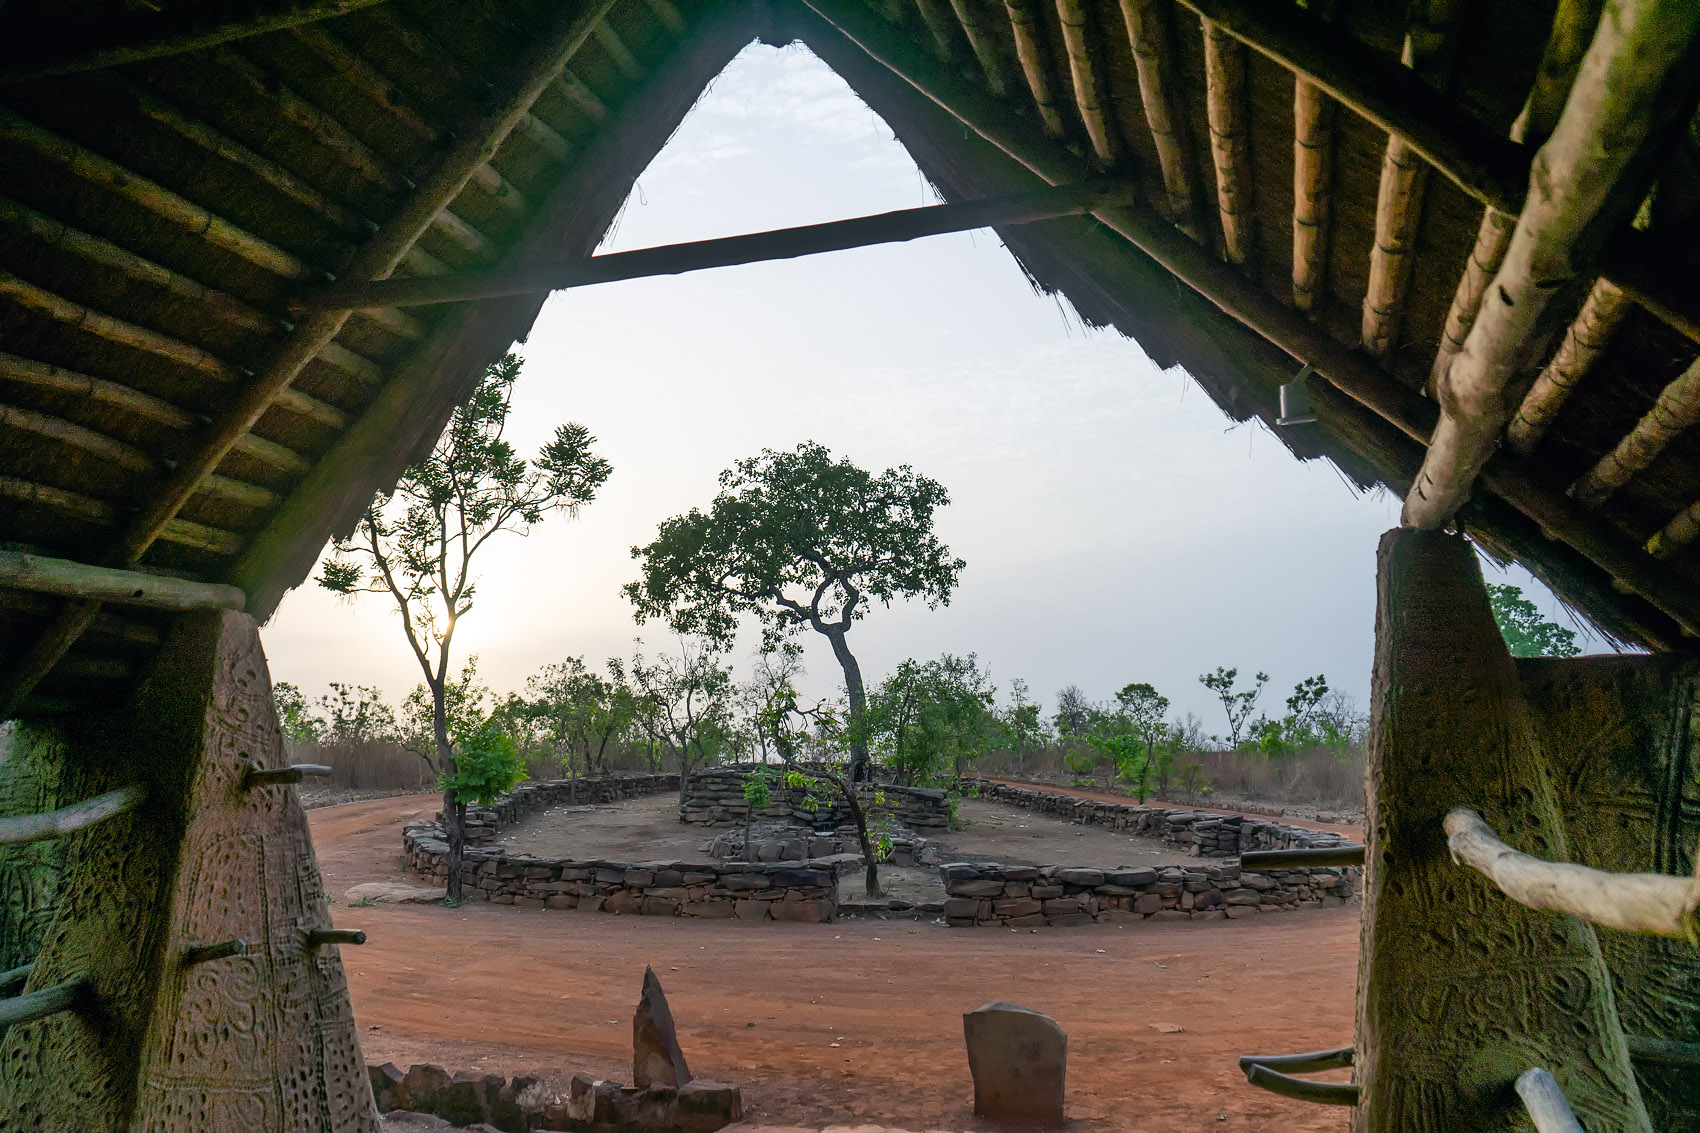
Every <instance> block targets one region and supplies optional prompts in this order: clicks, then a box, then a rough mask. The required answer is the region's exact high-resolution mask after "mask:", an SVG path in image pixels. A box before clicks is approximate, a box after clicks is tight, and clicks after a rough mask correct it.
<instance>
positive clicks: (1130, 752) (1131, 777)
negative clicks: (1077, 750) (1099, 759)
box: [1086, 732, 1155, 804]
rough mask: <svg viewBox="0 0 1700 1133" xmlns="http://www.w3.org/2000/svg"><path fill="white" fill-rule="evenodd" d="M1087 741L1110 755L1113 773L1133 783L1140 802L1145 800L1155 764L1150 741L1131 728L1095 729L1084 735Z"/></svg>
mask: <svg viewBox="0 0 1700 1133" xmlns="http://www.w3.org/2000/svg"><path fill="white" fill-rule="evenodd" d="M1086 742H1087V743H1089V744H1091V745H1092V746H1093V747H1095V748H1097V749H1098V750H1099V751H1101V752H1103V753H1104V755H1105V756H1107V757H1108V758H1109V760H1110V761H1111V763H1113V764H1114V765H1115V768H1116V777H1117V778H1118V779H1120V780H1121V781H1122V782H1123V783H1126V784H1127V785H1128V786H1130V787H1132V788H1133V789H1134V793H1135V794H1136V795H1138V797H1139V801H1140V803H1141V804H1144V802H1145V797H1146V796H1147V795H1149V794H1150V793H1151V775H1152V772H1153V770H1154V766H1155V765H1154V761H1153V760H1152V758H1151V751H1150V748H1151V744H1150V742H1149V741H1148V740H1147V739H1146V738H1145V737H1144V736H1141V735H1136V734H1134V733H1132V732H1117V733H1105V732H1096V733H1093V734H1092V735H1090V736H1087V737H1086Z"/></svg>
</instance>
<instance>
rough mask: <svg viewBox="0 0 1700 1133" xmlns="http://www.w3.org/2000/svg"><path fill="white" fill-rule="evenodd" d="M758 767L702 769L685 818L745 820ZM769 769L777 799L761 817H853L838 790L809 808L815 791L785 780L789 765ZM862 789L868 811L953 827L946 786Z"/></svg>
mask: <svg viewBox="0 0 1700 1133" xmlns="http://www.w3.org/2000/svg"><path fill="white" fill-rule="evenodd" d="M754 769H755V766H754V765H753V764H728V765H727V766H725V767H710V768H708V769H706V770H704V771H698V772H696V773H695V774H693V775H692V776H691V782H690V789H689V790H688V791H686V800H685V803H684V805H683V806H681V807H680V808H679V818H680V819H681V820H682V821H684V822H690V823H695V824H696V825H699V826H728V825H742V823H743V822H744V819H745V817H746V816H747V815H748V814H749V809H750V808H749V804H748V803H746V802H745V801H744V783H745V781H746V780H747V779H748V778H749V776H750V773H751V772H752V771H753V770H754ZM768 770H769V772H770V774H771V775H772V776H773V792H772V797H773V801H772V802H771V803H770V804H769V805H767V806H765V807H762V808H760V809H758V810H757V811H756V817H757V818H777V819H788V820H790V821H792V822H796V823H800V824H801V825H804V826H808V827H811V828H813V829H816V830H826V829H830V828H832V827H835V826H838V825H840V824H842V823H845V822H849V821H850V812H849V810H847V809H846V808H845V807H844V806H843V804H842V803H840V802H838V801H837V800H836V798H835V797H834V795H833V794H832V792H822V791H816V792H815V798H816V801H817V803H818V805H817V807H816V809H814V810H812V811H811V810H808V809H807V808H806V807H805V806H804V805H803V803H804V800H805V799H806V798H807V797H808V794H809V792H807V791H804V790H800V789H797V788H788V787H786V786H784V784H783V782H782V778H783V775H784V770H783V768H780V767H777V766H771V767H769V768H768ZM876 793H878V794H883V795H884V796H885V802H884V804H883V805H876V804H875V802H874V797H875V794H876ZM860 794H861V801H862V809H863V810H864V812H867V813H869V814H873V813H876V812H877V813H879V814H884V815H888V816H889V817H890V818H892V819H894V820H895V821H897V822H898V823H900V824H902V825H903V826H906V827H908V828H909V829H910V830H913V831H916V832H917V833H920V834H930V833H938V832H942V831H945V830H948V829H950V799H949V797H948V795H947V794H946V792H944V791H941V790H937V789H934V788H930V787H900V786H898V785H897V784H895V783H877V784H873V785H871V786H870V785H863V786H862V788H861V791H860Z"/></svg>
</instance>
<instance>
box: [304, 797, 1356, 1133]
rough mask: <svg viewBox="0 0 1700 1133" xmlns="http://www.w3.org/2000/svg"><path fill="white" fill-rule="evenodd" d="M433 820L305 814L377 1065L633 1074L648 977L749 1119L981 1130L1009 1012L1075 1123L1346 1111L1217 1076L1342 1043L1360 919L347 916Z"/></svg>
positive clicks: (495, 911)
mask: <svg viewBox="0 0 1700 1133" xmlns="http://www.w3.org/2000/svg"><path fill="white" fill-rule="evenodd" d="M435 806H436V800H435V799H433V798H431V797H428V796H407V797H402V798H391V799H379V800H374V801H371V802H365V803H354V804H350V805H348V806H341V807H329V808H325V809H323V810H317V811H313V812H312V813H311V814H310V816H309V817H310V819H311V822H312V826H313V831H314V837H315V840H316V843H317V847H318V853H319V860H320V865H321V867H322V868H323V870H324V873H325V879H326V888H327V890H328V891H329V892H330V893H331V894H332V895H333V896H334V897H335V898H336V901H337V903H336V905H335V906H334V907H333V913H334V914H335V919H336V923H337V924H338V926H339V927H344V928H360V929H364V930H365V931H366V933H367V934H368V940H369V943H367V944H366V945H364V946H363V947H360V948H354V947H345V948H344V949H343V957H344V961H345V963H346V964H347V966H348V971H349V981H350V987H351V991H352V994H353V997H354V1010H355V1015H356V1017H357V1018H358V1020H359V1023H360V1028H361V1041H362V1042H363V1044H364V1046H365V1052H366V1056H367V1058H368V1059H370V1060H372V1061H384V1060H389V1061H394V1062H396V1063H398V1064H400V1065H401V1066H403V1067H404V1068H405V1067H406V1066H407V1065H408V1064H409V1063H412V1062H435V1063H438V1064H441V1065H443V1066H446V1067H448V1068H449V1069H451V1070H461V1069H471V1068H474V1067H478V1068H481V1069H482V1070H484V1071H487V1072H493V1073H502V1074H506V1075H512V1074H515V1073H541V1074H543V1075H544V1076H545V1077H546V1078H548V1079H550V1080H551V1081H552V1082H553V1083H555V1084H556V1085H558V1086H561V1087H564V1086H565V1084H566V1082H567V1080H568V1079H569V1078H570V1077H571V1075H572V1074H574V1073H588V1074H592V1075H596V1076H605V1077H612V1078H617V1079H619V1080H622V1081H626V1080H629V1079H630V1072H631V1061H630V1059H631V1053H630V1052H631V1014H632V1008H633V1006H634V1004H635V1003H636V1001H637V993H638V986H639V982H640V980H641V978H642V975H643V966H644V965H645V964H649V965H652V966H653V967H654V968H655V970H656V973H657V974H658V975H659V976H660V977H661V980H662V983H663V985H664V986H665V988H666V990H667V994H668V997H669V999H670V1000H671V1001H672V1007H673V1015H674V1018H675V1019H676V1020H678V1024H679V1032H680V1042H681V1044H682V1045H683V1047H684V1050H685V1053H686V1056H687V1058H688V1059H689V1060H690V1063H691V1069H692V1071H693V1072H694V1073H696V1074H697V1075H698V1076H701V1077H710V1078H717V1079H722V1080H726V1081H731V1082H736V1083H738V1084H739V1085H741V1086H742V1087H743V1088H744V1097H745V1104H746V1108H747V1109H748V1110H749V1111H750V1116H751V1117H753V1118H755V1119H757V1120H759V1121H762V1122H766V1123H772V1124H796V1125H805V1124H811V1123H812V1124H814V1125H815V1126H816V1127H817V1128H818V1127H819V1126H821V1125H825V1124H831V1123H842V1124H848V1125H856V1124H862V1123H878V1124H883V1125H894V1126H900V1127H903V1128H908V1129H917V1130H924V1129H953V1130H967V1129H976V1130H980V1129H987V1128H989V1126H988V1125H987V1124H986V1123H985V1122H982V1121H979V1120H977V1119H976V1118H975V1117H974V1116H973V1113H972V1093H971V1084H970V1079H969V1076H968V1064H967V1058H966V1056H965V1054H964V1052H963V1045H962V1020H961V1015H962V1012H964V1011H968V1010H972V1009H973V1008H975V1007H978V1006H979V1005H980V1004H982V1003H984V1002H986V1001H988V1000H993V999H1008V1000H1013V1001H1015V1002H1017V1003H1022V1004H1025V1005H1027V1006H1029V1007H1033V1008H1035V1009H1038V1010H1041V1011H1045V1012H1047V1013H1049V1014H1050V1015H1052V1016H1054V1017H1055V1018H1056V1019H1057V1021H1058V1022H1060V1023H1061V1024H1062V1025H1063V1027H1064V1028H1066V1029H1067V1031H1068V1032H1069V1083H1068V1086H1069V1088H1068V1093H1069V1106H1068V1111H1069V1115H1070V1117H1071V1118H1072V1119H1073V1123H1074V1126H1075V1128H1077V1129H1105V1130H1123V1129H1125V1130H1141V1131H1165V1130H1206V1129H1210V1130H1216V1129H1255V1130H1282V1131H1321V1130H1329V1131H1337V1130H1344V1129H1345V1128H1346V1113H1347V1111H1345V1110H1341V1109H1333V1108H1329V1107H1320V1106H1313V1105H1307V1104H1303V1103H1299V1102H1293V1101H1289V1100H1286V1099H1283V1098H1278V1097H1276V1096H1274V1095H1272V1094H1268V1093H1263V1092H1261V1091H1258V1090H1255V1089H1252V1088H1251V1087H1250V1086H1248V1085H1246V1083H1245V1080H1244V1078H1243V1077H1241V1075H1240V1073H1239V1071H1238V1069H1237V1068H1236V1066H1235V1063H1234V1059H1235V1057H1236V1056H1237V1055H1240V1054H1246V1053H1260V1054H1267V1053H1281V1052H1285V1051H1297V1050H1314V1049H1316V1048H1318V1047H1326V1046H1334V1045H1337V1044H1340V1043H1344V1042H1347V1041H1349V1040H1350V1037H1351V1033H1352V993H1353V980H1354V973H1355V968H1356V955H1357V910H1356V908H1355V907H1349V908H1345V909H1330V910H1309V911H1305V912H1295V913H1281V914H1268V915H1264V916H1261V917H1257V918H1252V919H1249V920H1244V921H1232V922H1202V923H1185V924H1150V925H1135V926H1129V927H1126V928H1117V927H1112V926H1091V927H1085V928H1078V929H1042V930H1039V931H1037V932H1019V933H1014V932H1009V931H1007V930H992V929H946V928H943V927H940V926H937V925H932V924H925V923H915V922H901V921H894V922H847V923H841V924H828V925H791V924H784V925H782V924H739V923H736V922H726V921H702V922H699V921H692V920H684V919H674V918H665V917H621V916H612V915H609V914H604V913H591V912H584V913H581V912H576V911H573V912H563V911H545V910H524V909H515V908H512V907H510V906H492V905H485V904H473V905H469V906H467V907H465V908H462V909H446V908H442V907H440V906H424V907H396V906H372V907H368V908H354V907H349V906H347V905H346V904H345V903H344V902H343V899H342V897H341V894H342V892H343V890H345V889H347V888H348V887H349V886H350V885H354V884H356V883H358V882H361V881H371V880H378V879H390V878H393V879H398V880H400V879H404V878H405V876H406V875H404V874H403V873H402V871H401V870H400V868H399V863H398V856H399V850H400V842H401V839H400V827H401V822H402V821H403V820H404V819H405V818H407V817H412V816H414V815H418V814H426V813H430V812H431V811H432V810H434V809H435ZM751 1024H754V1025H753V1026H752V1025H751ZM1155 1025H1163V1026H1179V1027H1181V1028H1182V1029H1181V1030H1180V1031H1178V1032H1168V1033H1165V1032H1164V1031H1160V1030H1158V1029H1157V1026H1155ZM834 1043H836V1044H838V1045H836V1046H834V1045H833V1044H834Z"/></svg>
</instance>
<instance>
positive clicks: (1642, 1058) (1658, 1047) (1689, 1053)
mask: <svg viewBox="0 0 1700 1133" xmlns="http://www.w3.org/2000/svg"><path fill="white" fill-rule="evenodd" d="M1623 1041H1624V1043H1625V1045H1627V1046H1628V1047H1629V1057H1630V1058H1633V1059H1635V1060H1636V1061H1638V1062H1657V1063H1662V1064H1663V1065H1666V1066H1700V1043H1685V1042H1676V1041H1675V1040H1673V1039H1660V1038H1653V1037H1652V1036H1649V1035H1624V1036H1623Z"/></svg>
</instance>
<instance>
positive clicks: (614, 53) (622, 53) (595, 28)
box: [590, 18, 648, 83]
mask: <svg viewBox="0 0 1700 1133" xmlns="http://www.w3.org/2000/svg"><path fill="white" fill-rule="evenodd" d="M590 34H591V36H592V37H594V38H595V40H596V42H597V45H598V46H600V47H601V48H602V50H603V51H605V52H607V54H608V58H610V59H612V60H613V61H614V66H615V67H616V68H617V69H618V70H619V72H620V74H621V75H623V76H624V77H625V79H626V81H627V82H633V83H636V82H642V81H643V80H644V79H645V78H647V77H648V72H647V71H645V70H644V67H643V64H642V63H639V62H638V58H637V56H636V55H633V54H632V49H631V48H630V47H627V46H626V41H625V40H624V39H622V38H620V33H619V32H617V31H615V30H614V25H613V24H610V23H609V22H608V21H607V19H605V18H604V19H600V20H597V21H596V23H594V24H592V25H591V28H590Z"/></svg>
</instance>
